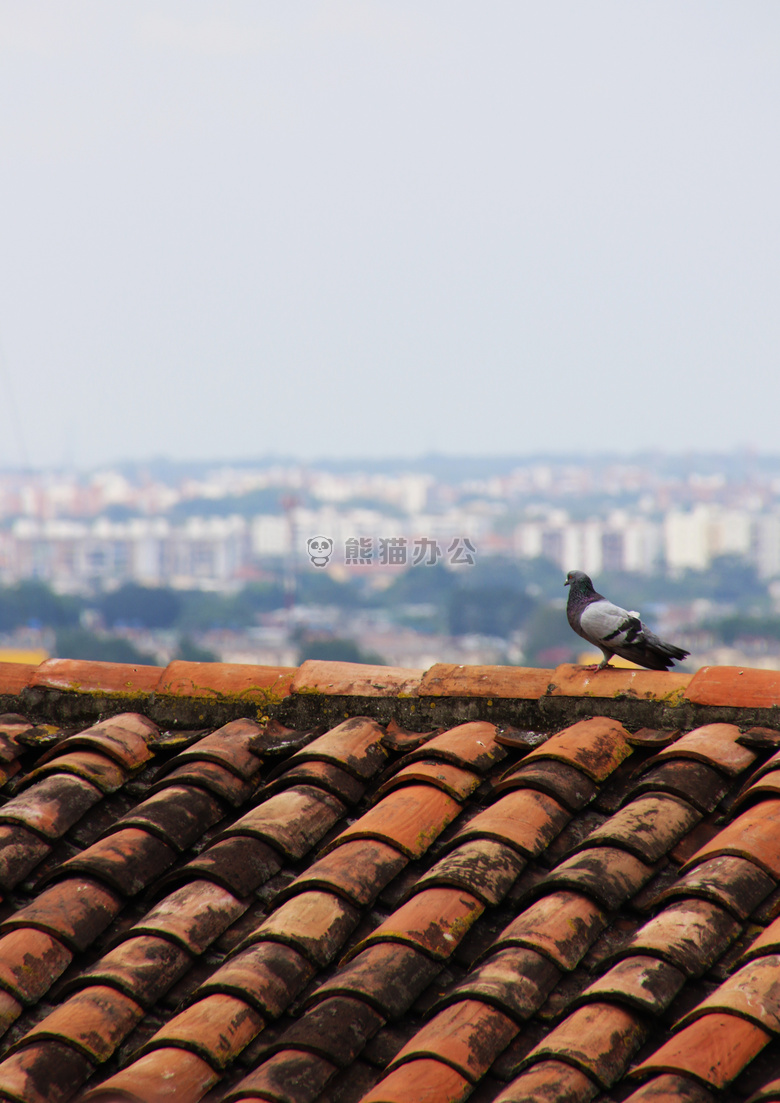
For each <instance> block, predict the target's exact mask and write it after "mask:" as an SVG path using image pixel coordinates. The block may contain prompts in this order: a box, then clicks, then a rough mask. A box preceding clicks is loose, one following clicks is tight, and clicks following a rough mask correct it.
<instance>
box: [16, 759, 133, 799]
mask: <svg viewBox="0 0 780 1103" xmlns="http://www.w3.org/2000/svg"><path fill="white" fill-rule="evenodd" d="M51 774H74V775H75V776H76V777H80V778H83V779H84V781H89V782H90V783H91V784H92V785H95V786H97V788H98V789H100V791H101V792H102V793H113V792H115V791H116V790H117V789H119V788H120V787H121V786H122V785H124V783H125V781H126V780H127V774H126V772H125V771H124V770H123V769H122V767H121V766H117V764H116V762H112V760H111V759H110V758H107V757H106V755H104V754H99V753H98V752H96V751H70V752H69V753H65V754H61V755H57V757H56V758H53V759H51V761H50V762H47V763H45V764H44V765H43V766H38V767H36V769H34V770H31V771H30V773H29V774H27V776H26V777H25V779H24V786H25V788H27V786H28V785H32V784H33V783H34V782H36V781H38V780H39V778H43V777H49V776H50V775H51Z"/></svg>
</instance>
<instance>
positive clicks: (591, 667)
mask: <svg viewBox="0 0 780 1103" xmlns="http://www.w3.org/2000/svg"><path fill="white" fill-rule="evenodd" d="M582 669H583V670H589V671H592V672H593V671H596V670H602V669H603V667H601V666H600V665H599V663H586V664H585V665H584V666H583V667H582Z"/></svg>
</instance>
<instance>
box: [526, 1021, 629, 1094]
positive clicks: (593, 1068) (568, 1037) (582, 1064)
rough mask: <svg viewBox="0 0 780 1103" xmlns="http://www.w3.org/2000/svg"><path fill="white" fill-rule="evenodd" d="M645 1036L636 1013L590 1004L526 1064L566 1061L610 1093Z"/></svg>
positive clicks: (556, 1031)
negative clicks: (540, 1061) (550, 1060)
mask: <svg viewBox="0 0 780 1103" xmlns="http://www.w3.org/2000/svg"><path fill="white" fill-rule="evenodd" d="M646 1032H647V1031H646V1027H645V1025H644V1022H643V1020H642V1019H641V1018H640V1017H638V1016H637V1014H636V1012H633V1011H629V1010H627V1009H625V1008H623V1007H617V1006H615V1005H614V1004H610V1003H589V1004H587V1005H586V1006H585V1007H580V1008H578V1009H577V1010H576V1011H574V1012H572V1014H571V1015H568V1016H567V1017H566V1018H565V1019H564V1020H563V1022H561V1023H560V1024H559V1025H558V1026H556V1027H554V1028H553V1029H552V1030H551V1031H550V1033H549V1034H548V1035H547V1037H546V1038H545V1040H544V1041H543V1042H541V1043H540V1044H539V1045H538V1046H536V1047H535V1048H534V1049H533V1050H532V1051H531V1053H530V1054H529V1055H528V1057H527V1058H526V1061H527V1062H528V1063H529V1064H530V1063H533V1062H534V1061H536V1060H539V1059H540V1058H550V1059H553V1060H563V1061H565V1062H566V1063H567V1064H572V1065H574V1066H575V1067H576V1068H578V1069H580V1070H581V1071H582V1072H584V1073H586V1074H587V1075H588V1076H591V1077H593V1079H594V1080H596V1081H597V1082H598V1083H599V1084H600V1085H601V1086H602V1088H604V1089H608V1088H610V1087H611V1086H612V1085H613V1084H614V1083H615V1081H616V1080H617V1079H618V1078H619V1077H620V1076H621V1075H622V1073H623V1071H624V1070H625V1068H626V1066H627V1065H628V1062H629V1061H630V1059H631V1057H632V1055H633V1054H634V1053H635V1052H636V1050H637V1049H638V1048H639V1046H640V1045H641V1044H642V1042H643V1040H644V1038H645V1035H646Z"/></svg>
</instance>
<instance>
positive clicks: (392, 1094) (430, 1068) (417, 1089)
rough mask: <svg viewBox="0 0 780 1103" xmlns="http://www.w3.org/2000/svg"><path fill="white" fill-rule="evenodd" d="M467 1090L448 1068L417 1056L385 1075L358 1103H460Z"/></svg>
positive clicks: (468, 1094)
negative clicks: (433, 1101)
mask: <svg viewBox="0 0 780 1103" xmlns="http://www.w3.org/2000/svg"><path fill="white" fill-rule="evenodd" d="M471 1090H472V1087H471V1084H470V1083H469V1081H468V1080H467V1079H466V1077H465V1076H462V1075H461V1073H459V1072H456V1070H455V1069H454V1068H452V1067H451V1066H449V1065H445V1064H443V1063H442V1062H441V1061H435V1060H431V1059H430V1058H426V1057H421V1058H417V1059H415V1060H413V1061H410V1062H408V1063H407V1064H403V1065H400V1066H399V1067H398V1068H395V1069H393V1070H392V1072H389V1073H388V1074H387V1076H385V1077H384V1078H383V1079H382V1080H380V1082H379V1083H378V1084H377V1085H376V1087H374V1088H372V1089H371V1090H370V1091H368V1092H367V1093H366V1095H364V1096H363V1099H362V1101H361V1103H428V1101H429V1100H432V1099H436V1100H437V1101H441V1103H461V1101H462V1100H465V1099H467V1098H468V1097H469V1096H470V1095H471Z"/></svg>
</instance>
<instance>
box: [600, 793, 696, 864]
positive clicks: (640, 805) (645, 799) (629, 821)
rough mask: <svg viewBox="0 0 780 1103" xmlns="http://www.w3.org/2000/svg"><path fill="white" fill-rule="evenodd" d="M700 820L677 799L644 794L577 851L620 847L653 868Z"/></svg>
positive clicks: (621, 810)
mask: <svg viewBox="0 0 780 1103" xmlns="http://www.w3.org/2000/svg"><path fill="white" fill-rule="evenodd" d="M700 819H701V813H700V812H697V811H696V809H695V808H693V807H692V806H691V805H690V804H687V803H686V802H685V801H682V800H678V799H677V797H672V796H667V795H666V794H665V793H647V794H646V795H644V796H639V797H636V798H635V799H634V800H632V801H630V802H629V803H628V804H626V805H625V806H624V807H623V808H621V809H620V811H619V812H616V813H615V814H614V816H610V818H609V819H608V820H607V821H606V823H603V824H602V825H601V827H597V828H596V829H595V831H591V833H590V834H589V835H588V837H587V838H586V839H583V841H582V843H581V844H580V847H581V848H586V847H591V846H604V845H614V846H621V847H625V849H626V850H630V851H631V853H632V854H636V855H637V857H639V858H641V859H642V860H643V861H645V862H649V863H651V864H653V863H654V862H658V861H660V859H661V858H663V857H664V856H665V855H666V854H667V853H668V851H669V850H670V849H671V848H672V847H673V846H674V845H675V843H677V842H679V840H680V839H682V837H683V836H684V835H686V834H687V833H688V832H689V831H690V830H691V828H692V827H693V826H694V824H695V823H696V822H697V821H698V820H700Z"/></svg>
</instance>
